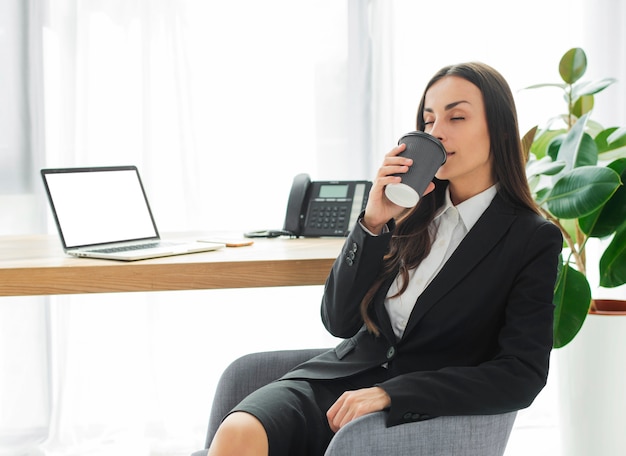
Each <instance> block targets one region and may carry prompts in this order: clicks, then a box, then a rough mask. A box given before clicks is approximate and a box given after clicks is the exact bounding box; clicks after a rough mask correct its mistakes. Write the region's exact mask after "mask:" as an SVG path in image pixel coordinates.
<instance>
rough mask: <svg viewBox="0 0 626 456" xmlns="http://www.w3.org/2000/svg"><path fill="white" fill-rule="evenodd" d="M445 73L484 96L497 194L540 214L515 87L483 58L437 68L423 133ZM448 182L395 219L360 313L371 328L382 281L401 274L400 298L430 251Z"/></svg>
mask: <svg viewBox="0 0 626 456" xmlns="http://www.w3.org/2000/svg"><path fill="white" fill-rule="evenodd" d="M446 76H457V77H460V78H463V79H465V80H467V81H469V82H471V83H472V84H474V85H475V86H476V87H478V88H479V89H480V91H481V93H482V96H483V103H484V105H485V113H486V117H487V126H488V130H489V142H490V151H489V153H490V154H491V157H492V163H493V170H492V172H493V178H494V182H497V183H498V184H499V187H498V193H499V194H500V196H501V197H502V198H504V199H505V201H507V202H508V203H509V204H511V205H513V206H518V207H523V208H527V209H530V210H531V211H534V212H535V213H538V210H537V206H536V205H535V202H534V200H533V198H532V195H531V193H530V189H529V187H528V182H527V181H526V172H525V158H524V155H523V152H522V147H521V143H520V135H519V128H518V123H517V111H516V109H515V101H514V99H513V94H512V93H511V89H510V87H509V85H508V83H507V82H506V80H505V79H504V78H503V77H502V75H501V74H500V73H499V72H498V71H496V70H495V69H493V68H492V67H490V66H489V65H485V64H484V63H480V62H469V63H462V64H458V65H451V66H447V67H444V68H442V69H441V70H439V71H438V72H437V73H436V74H435V75H434V76H433V77H432V79H431V80H430V81H429V82H428V84H427V85H426V89H425V90H424V94H423V95H422V99H421V100H420V104H419V108H418V110H417V126H416V128H417V130H420V131H424V127H425V125H424V100H425V97H426V92H428V89H430V87H432V86H433V84H435V83H436V82H437V81H439V80H440V79H442V78H444V77H446ZM447 185H448V182H447V181H440V180H437V179H435V190H434V191H433V192H431V193H429V194H428V195H426V196H424V197H423V198H422V199H421V200H420V202H419V203H418V205H417V206H416V207H415V208H413V209H411V210H410V211H408V212H406V213H404V214H403V215H402V216H401V217H400V218H399V219H398V221H397V226H396V230H395V231H394V234H393V236H392V238H391V242H390V245H389V252H388V253H387V254H386V255H385V258H384V260H383V265H382V268H381V271H380V273H379V275H378V278H377V279H376V281H375V282H374V283H373V284H372V286H371V287H370V289H369V290H368V291H367V293H366V294H365V296H364V298H363V300H362V301H361V316H362V318H363V321H364V322H365V324H366V326H367V328H368V329H369V331H370V332H372V333H373V334H375V335H377V336H378V335H379V334H380V331H379V329H378V327H377V326H376V325H375V323H374V322H373V320H372V314H371V312H372V309H371V307H372V306H371V304H372V302H373V301H374V297H375V296H376V294H377V292H378V291H379V290H380V287H381V286H382V284H383V283H385V282H387V281H389V280H391V279H392V278H393V277H395V276H396V275H397V274H400V275H401V278H402V286H401V288H400V290H399V291H398V293H397V294H396V296H398V295H401V294H402V293H404V291H405V290H406V289H407V286H408V278H409V271H410V270H411V269H413V268H416V267H417V266H418V265H419V264H420V263H421V262H422V260H423V259H424V258H426V256H427V255H428V254H429V253H430V248H431V244H432V239H431V235H430V233H429V230H428V226H429V225H430V223H431V222H432V220H433V219H434V217H435V214H436V212H437V210H438V209H439V208H440V207H441V206H442V204H443V202H444V199H445V191H446V187H447Z"/></svg>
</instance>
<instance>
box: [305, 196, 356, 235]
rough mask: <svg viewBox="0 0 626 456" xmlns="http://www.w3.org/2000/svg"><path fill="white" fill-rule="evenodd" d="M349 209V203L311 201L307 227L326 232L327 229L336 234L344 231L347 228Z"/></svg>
mask: <svg viewBox="0 0 626 456" xmlns="http://www.w3.org/2000/svg"><path fill="white" fill-rule="evenodd" d="M349 209H350V207H349V204H341V203H333V204H328V203H326V202H313V203H312V204H311V208H310V212H309V219H308V221H307V228H308V229H309V230H313V231H316V230H320V232H326V233H327V232H328V230H332V232H333V233H336V234H340V233H344V232H346V231H347V230H348V226H347V219H348V210H349Z"/></svg>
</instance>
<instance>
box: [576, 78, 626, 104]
mask: <svg viewBox="0 0 626 456" xmlns="http://www.w3.org/2000/svg"><path fill="white" fill-rule="evenodd" d="M616 81H617V80H616V79H615V78H604V79H599V80H597V81H586V82H579V83H578V84H576V85H574V86H573V87H572V99H573V100H578V98H579V97H583V96H585V95H595V94H596V93H598V92H602V91H603V90H604V89H606V88H607V87H608V86H610V85H611V84H614V83H615V82H616Z"/></svg>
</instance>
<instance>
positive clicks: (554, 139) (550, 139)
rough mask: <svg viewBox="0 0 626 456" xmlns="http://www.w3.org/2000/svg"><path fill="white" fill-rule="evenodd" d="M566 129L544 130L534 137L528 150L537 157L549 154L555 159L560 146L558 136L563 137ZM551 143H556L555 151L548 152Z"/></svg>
mask: <svg viewBox="0 0 626 456" xmlns="http://www.w3.org/2000/svg"><path fill="white" fill-rule="evenodd" d="M565 133H566V130H564V129H563V130H544V131H542V132H541V133H540V134H538V135H537V136H536V137H535V140H534V141H533V143H532V144H531V146H530V152H531V153H533V154H534V155H535V156H536V157H537V158H542V157H545V156H546V155H550V156H551V157H552V158H553V159H556V156H557V153H558V150H559V147H560V146H561V142H562V141H560V138H562V137H564V136H565ZM552 144H556V147H555V152H554V153H553V154H548V150H549V149H550V148H551V147H552Z"/></svg>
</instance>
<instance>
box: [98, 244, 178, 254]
mask: <svg viewBox="0 0 626 456" xmlns="http://www.w3.org/2000/svg"><path fill="white" fill-rule="evenodd" d="M170 245H173V243H171V242H149V243H147V244H135V245H123V246H120V247H107V248H104V249H90V250H89V252H96V253H119V252H129V251H133V250H143V249H153V248H158V247H167V246H170Z"/></svg>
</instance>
